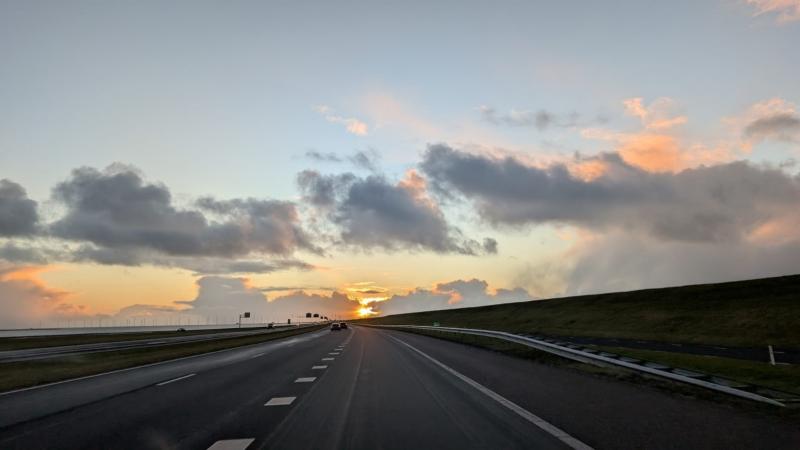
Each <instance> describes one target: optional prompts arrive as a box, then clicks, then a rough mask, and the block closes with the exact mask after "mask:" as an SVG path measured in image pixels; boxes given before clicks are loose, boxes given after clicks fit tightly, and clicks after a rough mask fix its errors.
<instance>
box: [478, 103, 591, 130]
mask: <svg viewBox="0 0 800 450" xmlns="http://www.w3.org/2000/svg"><path fill="white" fill-rule="evenodd" d="M478 110H479V111H480V113H481V117H482V118H483V120H485V121H486V122H489V123H491V124H494V125H506V126H510V127H528V128H536V129H537V130H539V131H544V130H546V129H548V128H551V127H560V128H571V127H577V126H587V125H588V124H589V123H603V122H605V121H606V119H605V118H603V117H599V116H598V117H596V118H595V119H593V120H588V121H586V120H585V121H580V118H581V117H580V115H579V114H578V113H576V112H573V113H570V114H566V115H559V114H556V113H553V112H550V111H546V110H544V109H540V110H538V111H531V110H518V109H511V110H510V111H508V112H506V113H498V112H497V110H496V109H495V108H494V107H491V106H487V105H482V106H480V107H479V108H478ZM581 122H583V123H581Z"/></svg>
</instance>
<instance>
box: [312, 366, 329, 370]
mask: <svg viewBox="0 0 800 450" xmlns="http://www.w3.org/2000/svg"><path fill="white" fill-rule="evenodd" d="M327 368H328V366H314V367H312V368H311V370H325V369H327Z"/></svg>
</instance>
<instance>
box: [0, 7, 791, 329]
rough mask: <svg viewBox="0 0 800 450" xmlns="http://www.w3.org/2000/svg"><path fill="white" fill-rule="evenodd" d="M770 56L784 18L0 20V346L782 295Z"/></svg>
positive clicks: (263, 14)
mask: <svg viewBox="0 0 800 450" xmlns="http://www.w3.org/2000/svg"><path fill="white" fill-rule="evenodd" d="M799 42H800V0H704V1H673V2H641V1H616V2H610V3H609V2H580V1H562V2H539V1H530V2H523V1H503V2H478V1H475V2H469V1H466V2H465V1H458V2H447V1H442V2H417V1H409V2H304V1H293V2H284V1H274V2H251V1H230V2H223V3H220V2H205V1H191V2H190V1H177V2H170V3H169V4H165V3H163V2H152V1H141V2H100V1H74V2H60V1H52V2H48V1H37V2H30V1H14V0H10V1H5V2H2V3H0V61H2V64H0V180H2V181H0V328H3V327H4V328H16V327H32V326H65V325H70V324H73V325H74V324H77V323H84V322H86V321H88V322H89V323H93V322H92V321H95V322H94V323H97V321H103V320H105V321H106V322H105V323H118V324H125V323H127V324H130V323H174V322H176V321H178V322H179V321H180V320H186V321H194V322H201V323H202V322H206V321H208V322H214V321H216V322H220V321H223V322H224V321H228V322H230V321H233V320H235V318H236V317H237V316H238V314H240V313H241V312H244V311H249V312H252V314H253V315H254V320H255V319H258V320H269V321H283V320H286V319H287V318H292V317H302V316H304V315H305V313H306V312H312V313H321V314H323V315H328V316H330V317H341V318H350V317H359V316H370V315H375V314H395V313H401V312H410V311H420V310H428V309H445V308H457V307H465V306H478V305H487V304H495V303H500V302H510V301H525V300H533V299H544V298H551V297H560V296H568V295H578V294H587V293H598V292H611V291H618V290H631V289H639V288H649V287H661V286H673V285H683V284H692V283H703V282H718V281H727V280H736V279H746V278H756V277H765V276H776V275H785V274H793V273H797V272H799V271H800V178H799V177H798V171H799V170H800V166H798V162H797V160H798V157H800V113H798V110H797V108H798V106H797V105H798V103H800V83H798V77H799V76H800V57H799V56H798V52H797V44H798V43H799ZM148 320H149V321H150V322H147V321H148ZM159 321H161V322H159Z"/></svg>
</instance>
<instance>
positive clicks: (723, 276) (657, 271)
mask: <svg viewBox="0 0 800 450" xmlns="http://www.w3.org/2000/svg"><path fill="white" fill-rule="evenodd" d="M793 239H794V240H793V241H791V242H785V243H781V244H770V243H765V242H753V241H750V240H745V241H739V242H727V243H717V242H664V241H660V240H656V239H649V238H647V237H645V236H637V235H631V234H629V233H624V232H614V233H609V234H606V235H600V236H595V237H592V238H590V239H587V240H584V241H581V242H580V243H578V245H577V246H576V248H575V249H573V250H571V251H570V255H569V258H571V259H572V260H573V263H572V269H571V270H570V271H569V272H568V275H567V277H566V285H567V286H568V288H567V291H566V294H567V295H578V294H590V293H598V292H615V291H624V290H634V289H643V288H653V287H663V286H679V285H687V284H697V283H714V282H723V281H731V280H741V279H750V278H760V277H770V276H779V275H789V274H794V273H796V272H797V267H800V240H798V236H797V232H796V231H795V232H794V238H793Z"/></svg>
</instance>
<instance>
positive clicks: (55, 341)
mask: <svg viewBox="0 0 800 450" xmlns="http://www.w3.org/2000/svg"><path fill="white" fill-rule="evenodd" d="M178 328H179V327H178V326H176V327H175V329H176V330H177V329H178ZM258 329H259V328H257V327H254V328H222V329H216V330H191V331H145V332H141V333H113V334H112V333H108V334H104V333H91V334H67V335H51V336H20V337H6V338H0V351H3V350H24V349H29V348H44V347H58V346H61V345H80V344H97V343H101V342H119V341H138V340H142V339H162V338H169V337H180V336H193V335H199V334H214V333H222V332H237V331H242V332H244V331H253V330H258ZM261 329H264V330H266V327H261Z"/></svg>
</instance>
